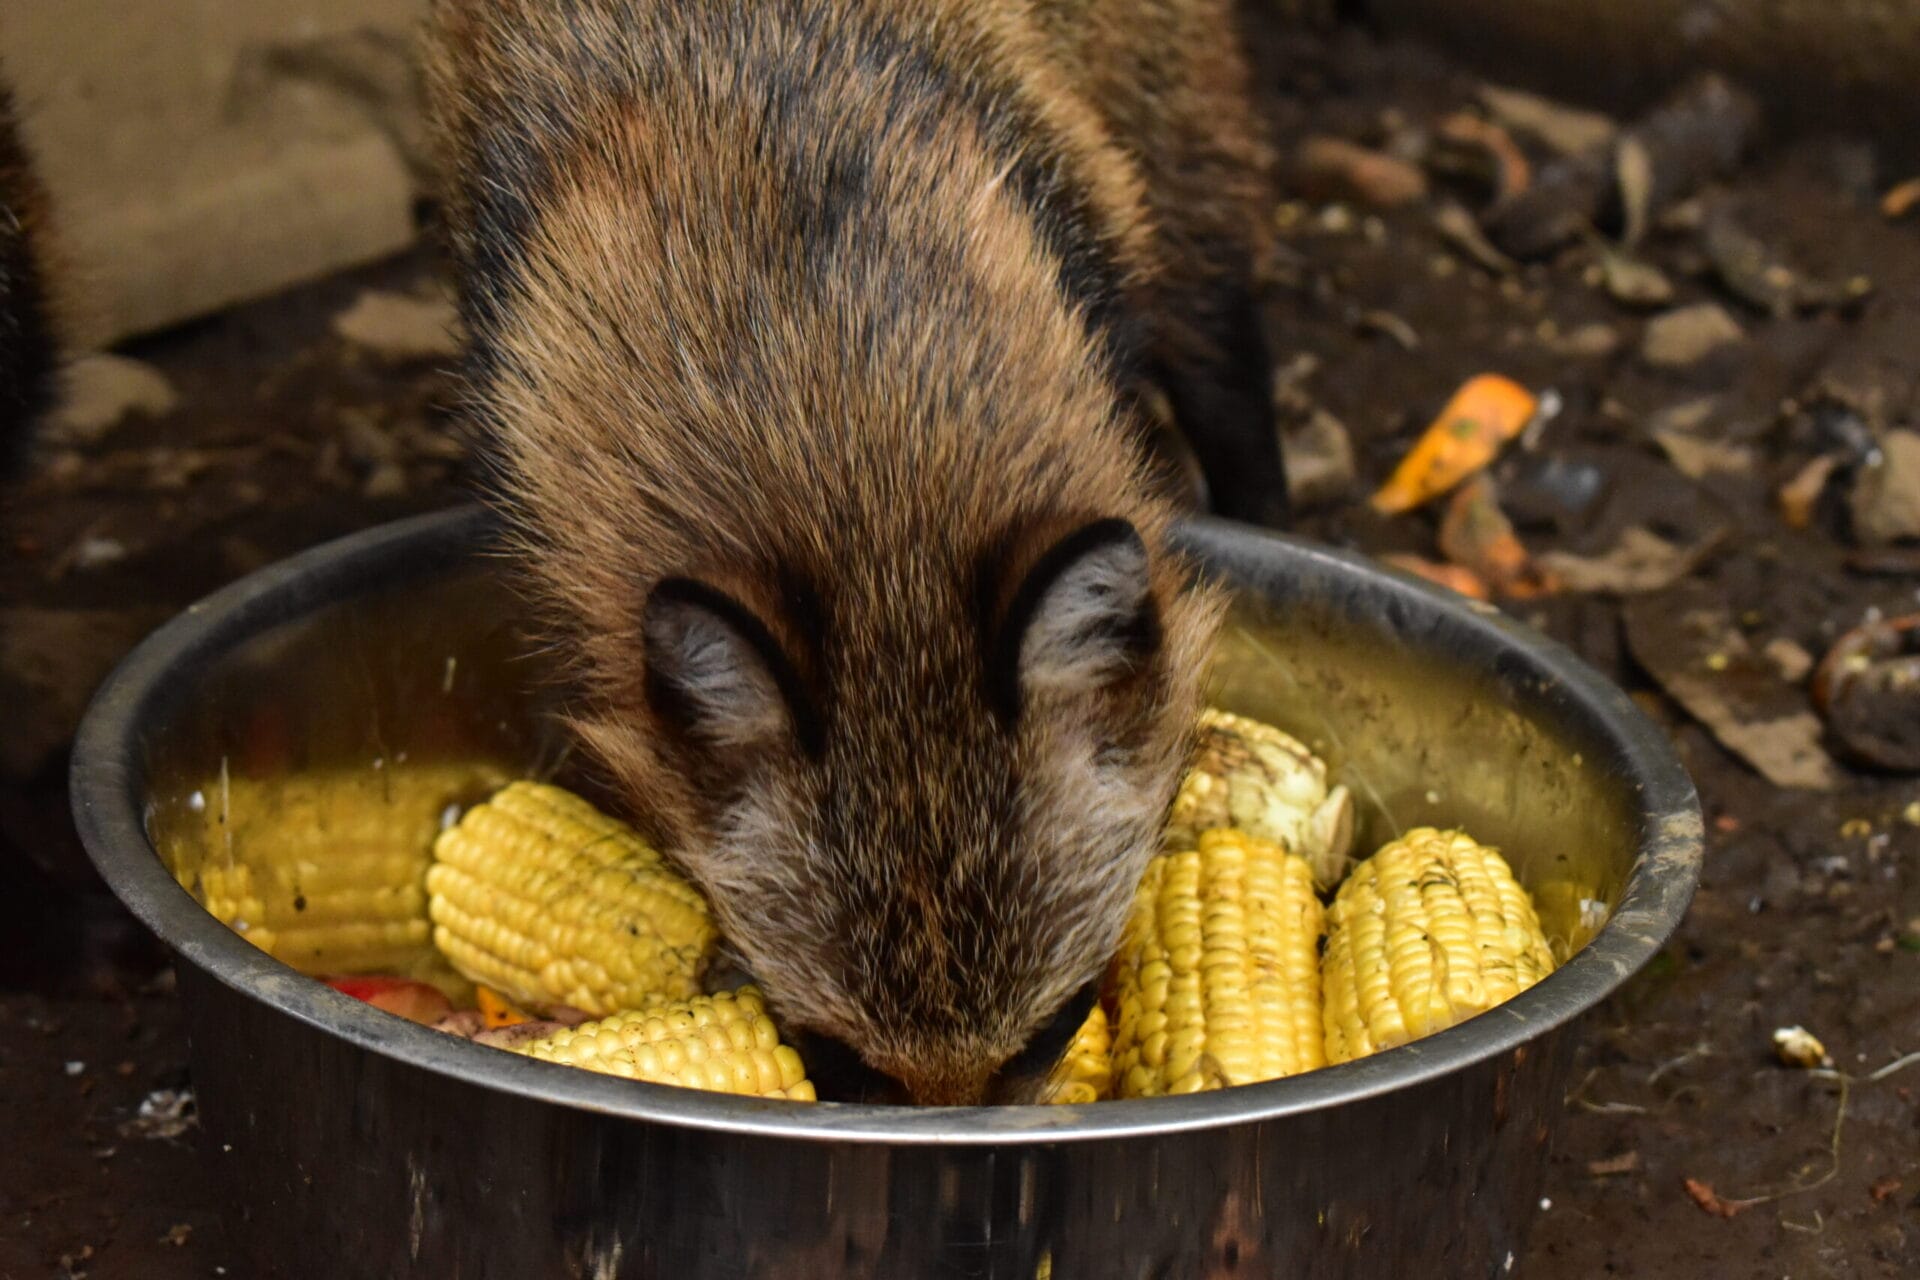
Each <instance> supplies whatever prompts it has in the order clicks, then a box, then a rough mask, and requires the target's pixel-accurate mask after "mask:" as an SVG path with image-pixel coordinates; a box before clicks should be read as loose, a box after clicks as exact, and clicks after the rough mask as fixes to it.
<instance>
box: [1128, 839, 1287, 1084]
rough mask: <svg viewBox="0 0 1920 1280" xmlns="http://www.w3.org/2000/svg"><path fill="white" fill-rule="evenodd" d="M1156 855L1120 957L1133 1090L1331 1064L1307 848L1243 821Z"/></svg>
mask: <svg viewBox="0 0 1920 1280" xmlns="http://www.w3.org/2000/svg"><path fill="white" fill-rule="evenodd" d="M1198 843H1199V848H1198V849H1197V850H1192V851H1188V852H1185V853H1170V854H1163V855H1161V856H1160V857H1158V858H1155V859H1154V860H1153V861H1152V862H1151V863H1149V864H1148V867H1147V874H1146V876H1145V878H1144V879H1143V880H1142V881H1141V884H1140V888H1139V890H1138V891H1137V892H1136V894H1135V895H1134V904H1133V914H1132V916H1131V918H1130V919H1129V920H1128V923H1127V930H1126V935H1125V939H1124V941H1123V943H1122V946H1121V951H1120V956H1119V958H1118V960H1117V962H1116V969H1115V989H1116V991H1117V1004H1118V1008H1119V1027H1118V1030H1117V1032H1116V1034H1115V1044H1114V1057H1113V1072H1114V1078H1115V1081H1116V1083H1117V1084H1118V1086H1119V1096H1120V1097H1123V1098H1138V1097H1149V1096H1153V1095H1156V1094H1165V1093H1192V1092H1195V1091H1197V1090H1201V1089H1217V1088H1223V1087H1226V1086H1228V1085H1240V1084H1252V1083H1254V1082H1256V1081H1260V1080H1272V1079H1276V1078H1278V1077H1280V1076H1289V1075H1296V1074H1298V1073H1300V1072H1302V1071H1310V1070H1312V1069H1313V1068H1315V1067H1318V1066H1321V1065H1323V1040H1322V1034H1321V1029H1320V976H1319V973H1318V971H1317V966H1316V956H1315V950H1316V948H1317V946H1318V943H1319V939H1320V932H1321V927H1322V919H1323V916H1324V912H1323V910H1322V908H1321V906H1320V900H1319V899H1318V898H1317V897H1315V896H1314V891H1313V876H1312V872H1311V871H1310V870H1309V869H1308V867H1307V864H1306V861H1305V860H1304V859H1301V858H1298V857H1295V856H1293V855H1291V854H1288V853H1287V852H1286V851H1285V850H1284V849H1282V848H1281V847H1280V846H1279V845H1277V844H1274V843H1272V842H1270V841H1265V840H1256V839H1254V838H1253V837H1251V836H1248V835H1247V834H1245V833H1244V832H1240V831H1234V830H1229V829H1214V830H1210V831H1206V832H1203V833H1202V834H1201V836H1200V839H1199V842H1198Z"/></svg>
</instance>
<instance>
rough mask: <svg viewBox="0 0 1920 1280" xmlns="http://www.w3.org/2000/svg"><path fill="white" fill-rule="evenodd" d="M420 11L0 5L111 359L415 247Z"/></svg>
mask: <svg viewBox="0 0 1920 1280" xmlns="http://www.w3.org/2000/svg"><path fill="white" fill-rule="evenodd" d="M421 7H422V6H421V0H4V3H0V65H3V66H4V68H5V74H6V75H7V76H8V77H9V78H10V80H11V81H12V83H13V85H14V87H15V91H16V94H17V96H18V98H19V103H20V108H21V114H22V117H23V120H22V124H23V128H24V130H25V132H26V136H27V140H28V144H29V145H30V146H31V147H33V148H34V150H35V152H36V155H37V157H38V160H39V164H40V167H41V168H42V170H43V171H44V175H45V178H46V182H47V185H48V187H49V189H50V191H51V193H52V197H53V199H54V202H55V205H56V209H57V214H56V217H57V220H58V225H59V226H60V228H61V229H62V233H63V234H62V243H61V245H60V246H59V247H60V249H61V250H62V252H63V257H64V260H65V267H64V269H63V270H62V276H63V279H64V280H65V281H66V282H67V283H68V284H69V286H70V287H69V289H68V292H69V295H70V298H71V302H72V304H73V310H74V311H75V312H76V317H77V321H78V328H79V330H80V336H81V337H82V339H83V341H86V342H90V343H105V342H111V341H114V340H117V339H119V338H122V337H125V336H127V335H130V334H136V333H141V332H145V331H148V330H152V329H155V328H159V327H161V326H164V325H167V324H171V323H174V322H177V321H179V320H182V319H186V318H189V317H192V316H195V315H199V314H202V313H205V312H208V311H211V310H214V309H216V308H219V307H222V306H226V305H228V304H231V303H234V302H237V301H240V300H243V299H246V298H249V297H255V296H258V295H260V294H263V293H268V292H271V291H273V290H275V289H278V288H282V287H284V286H286V285H289V284H292V283H295V282H297V281H300V280H303V279H307V278H311V277H313V276H317V275H320V274H324V273H325V272H327V271H330V270H333V269H335V268H338V267H341V266H345V265H348V264H351V263H356V262H362V261H366V260H368V259H371V258H374V257H378V256H381V255H384V254H388V253H391V252H393V251H395V250H396V249H399V248H402V247H404V246H405V245H406V244H408V243H409V242H410V241H411V240H412V239H413V238H414V235H415V228H414V221H413V217H412V212H411V210H412V204H413V196H414V189H415V184H414V180H413V177H412V175H411V174H410V173H409V169H408V166H407V164H406V163H405V161H404V152H405V150H406V149H407V147H408V145H409V144H410V142H411V138H410V136H409V130H417V117H412V116H410V114H409V112H408V110H407V109H406V107H405V105H404V104H401V106H400V109H399V110H398V111H397V112H396V111H395V110H393V107H394V105H395V104H394V101H393V100H394V98H395V97H396V96H397V95H398V96H404V95H405V94H406V92H407V90H408V89H409V88H410V85H409V84H408V77H409V75H410V72H409V71H408V70H407V68H406V64H405V61H404V58H403V57H402V56H401V55H402V51H403V50H404V47H405V42H406V41H407V40H408V39H409V38H410V32H411V29H412V25H413V23H414V22H415V21H416V19H417V17H418V14H419V11H420V9H421Z"/></svg>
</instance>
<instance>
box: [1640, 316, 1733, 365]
mask: <svg viewBox="0 0 1920 1280" xmlns="http://www.w3.org/2000/svg"><path fill="white" fill-rule="evenodd" d="M1746 336H1747V335H1746V333H1745V331H1744V330H1742V329H1741V328H1740V326H1739V324H1738V323H1736V322H1735V321H1734V318H1733V317H1732V316H1730V315H1728V314H1727V310H1726V308H1725V307H1722V306H1719V305H1717V304H1715V303H1711V302H1700V303H1695V304H1694V305H1693V306H1690V307H1679V308H1677V309H1675V310H1673V311H1668V312H1666V313H1664V314H1662V315H1658V316H1655V317H1654V318H1653V319H1651V320H1649V321H1648V322H1647V330H1646V333H1645V335H1644V336H1643V339H1642V341H1641V344H1640V355H1641V358H1642V359H1644V360H1645V361H1646V362H1647V363H1648V364H1650V365H1653V366H1654V367H1655V368H1658V369H1684V368H1686V367H1687V366H1689V365H1693V364H1698V363H1699V362H1700V361H1702V360H1704V359H1706V358H1707V357H1708V356H1710V355H1713V354H1714V353H1715V352H1717V351H1720V350H1722V349H1724V348H1726V347H1730V346H1733V345H1734V344H1735V343H1738V342H1741V341H1743V340H1744V339H1745V338H1746Z"/></svg>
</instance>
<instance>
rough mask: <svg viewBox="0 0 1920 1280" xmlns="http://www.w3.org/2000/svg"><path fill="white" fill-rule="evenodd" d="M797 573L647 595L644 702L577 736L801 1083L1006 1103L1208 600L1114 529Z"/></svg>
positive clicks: (673, 584)
mask: <svg viewBox="0 0 1920 1280" xmlns="http://www.w3.org/2000/svg"><path fill="white" fill-rule="evenodd" d="M1036 534H1037V536H1035V535H1036ZM1155 534H1157V531H1150V532H1149V535H1148V536H1155ZM956 564H965V565H967V566H968V567H967V569H966V570H965V572H963V573H961V574H959V575H958V576H956V575H955V574H954V573H952V572H951V571H950V568H951V566H953V565H956ZM819 569H820V572H817V573H814V574H808V573H805V572H800V571H795V570H789V571H787V572H785V573H783V574H781V575H778V576H777V580H767V581H733V582H725V583H723V582H716V581H706V580H699V579H693V578H668V579H665V580H662V581H660V582H658V583H656V584H655V585H654V586H653V587H652V588H651V591H650V592H649V594H648V595H647V598H646V600H645V603H644V608H643V609H642V612H641V618H640V622H639V635H640V640H641V644H642V648H643V651H644V662H645V669H646V675H645V680H644V686H643V688H642V689H641V690H639V691H637V692H638V695H639V696H640V697H642V698H643V699H644V703H645V705H644V707H633V708H627V709H621V708H609V709H608V712H607V713H606V714H603V715H601V716H598V717H596V718H594V719H592V720H590V721H589V722H587V723H586V724H585V725H584V726H583V727H584V729H585V731H586V733H587V734H588V736H589V737H590V739H592V740H593V741H594V742H595V743H596V745H597V746H598V748H599V750H600V753H601V755H602V756H603V758H605V759H606V760H607V761H609V762H610V763H611V764H612V766H613V768H614V771H615V773H616V774H618V775H620V776H621V779H622V781H624V782H625V783H626V784H627V785H628V786H629V787H630V788H631V789H632V790H633V791H634V792H636V793H637V794H640V795H643V796H644V797H645V799H644V800H643V804H644V805H645V807H647V808H648V809H650V810H651V811H652V812H653V813H654V814H655V815H657V817H658V818H659V819H660V821H659V823H658V825H660V826H661V827H662V828H663V834H665V835H666V836H667V838H668V839H669V841H670V842H671V844H672V846H673V848H674V851H675V853H676V854H677V855H678V857H679V858H680V860H681V862H682V863H683V864H684V865H685V867H686V868H687V870H688V871H689V872H690V873H691V874H692V875H693V877H694V878H695V879H696V880H697V881H698V882H699V883H700V884H701V886H702V887H703V888H704V889H705V890H706V892H707V893H708V895H709V896H710V898H711V900H712V902H713V904H714V908H715V910H716V912H717V913H718V915H719V917H720V920H721V923H722V926H723V928H724V930H725V932H726V934H727V935H728V937H729V938H730V939H731V941H732V943H733V945H734V947H735V948H736V950H737V951H738V953H739V956H740V958H741V959H742V960H743V961H744V962H745V965H746V967H747V968H748V969H749V970H750V971H751V972H752V973H753V974H754V976H755V977H756V978H757V979H758V981H759V982H760V983H761V985H762V986H763V987H764V988H765V989H766V991H767V993H768V995H769V997H770V999H771V1000H772V1002H773V1004H774V1007H775V1009H776V1012H777V1013H778V1014H779V1015H780V1017H781V1019H782V1021H783V1023H784V1024H785V1025H787V1026H788V1027H789V1028H790V1029H793V1030H795V1031H798V1032H801V1033H804V1035H805V1036H806V1038H807V1040H808V1042H809V1043H810V1044H811V1046H812V1048H813V1051H814V1053H815V1054H816V1056H818V1057H819V1058H820V1062H818V1063H816V1064H813V1065H815V1068H816V1070H817V1071H819V1072H820V1073H821V1074H823V1075H826V1076H829V1077H831V1076H833V1075H834V1074H836V1072H835V1071H834V1069H833V1060H834V1059H836V1058H838V1059H841V1060H842V1061H841V1064H840V1065H841V1067H842V1071H841V1072H840V1073H838V1074H841V1075H842V1076H843V1077H844V1076H845V1075H846V1074H847V1072H848V1069H851V1071H852V1074H853V1075H855V1076H858V1077H862V1080H861V1081H860V1082H859V1083H857V1084H856V1086H855V1088H856V1091H858V1092H861V1093H864V1094H865V1095H866V1096H891V1097H902V1098H907V1099H911V1100H913V1101H916V1102H922V1103H952V1104H958V1103H973V1102H979V1101H983V1100H990V1099H1007V1100H1014V1099H1017V1098H1019V1097H1020V1096H1021V1095H1022V1094H1023V1092H1026V1091H1028V1090H1030V1089H1031V1087H1032V1086H1033V1085H1034V1084H1036V1083H1037V1081H1038V1078H1039V1077H1040V1076H1041V1075H1043V1074H1044V1072H1045V1071H1046V1069H1047V1067H1048V1066H1049V1065H1050V1064H1051V1062H1052V1061H1053V1059H1054V1058H1055V1057H1056V1056H1057V1054H1058V1052H1059V1050H1060V1049H1061V1048H1062V1047H1063V1046H1064V1044H1065V1042H1066V1039H1067V1038H1068V1037H1069V1036H1070V1035H1071V1034H1072V1032H1073V1031H1074V1030H1076V1029H1077V1028H1078V1026H1079V1024H1080V1022H1081V1021H1082V1020H1083V1019H1084V1017H1085V1016H1086V1013H1087V1009H1088V1005H1089V1003H1090V1001H1091V998H1092V994H1093V992H1094V990H1095V988H1096V985H1097V983H1098V980H1099V978H1100V976H1101V973H1102V970H1103V967H1104V965H1105V963H1106V962H1107V960H1108V958H1109V957H1110V955H1111V954H1112V952H1113V949H1114V946H1115V944H1116V941H1117V938H1118V935H1119V932H1120V930H1121V928H1122V926H1123V925H1124V922H1125V918H1126V913H1127V910H1128V906H1129V903H1130V902H1131V899H1132V894H1133V890H1134V886H1135V885H1136V883H1137V882H1138V880H1139V877H1140V873H1141V870H1142V867H1143V866H1144V864H1145V862H1146V860H1147V858H1148V857H1149V856H1151V854H1152V853H1153V852H1154V850H1155V847H1156V845H1157V842H1158V837H1159V833H1160V826H1161V823H1162V821H1163V818H1164V815H1165V811H1166V808H1167V805H1168V803H1169V801H1170V799H1171V796H1172V792H1173V789H1174V787H1175V785H1176V783H1177V780H1178V773H1179V769H1180V766H1181V763H1182V761H1183V759H1184V753H1185V751H1186V749H1187V747H1188V745H1189V742H1190V734H1191V727H1192V724H1193V719H1194V714H1195V707H1196V702H1197V698H1198V689H1199V685H1200V681H1201V678H1202V675H1203V666H1204V660H1205V653H1206V648H1207V642H1208V641H1209V639H1210V637H1211V633H1212V630H1213V627H1214V625H1215V622H1216V619H1217V617H1218V604H1217V601H1216V599H1215V597H1214V596H1213V595H1212V594H1210V593H1209V592H1207V591H1204V590H1197V589H1195V588H1194V587H1193V586H1192V584H1191V583H1190V582H1188V581H1187V580H1186V578H1185V575H1184V569H1183V567H1182V566H1181V564H1180V563H1179V562H1178V561H1177V560H1176V559H1175V558H1173V557H1172V556H1171V555H1170V554H1169V553H1168V552H1167V551H1166V550H1165V549H1164V548H1163V547H1162V546H1160V545H1158V540H1157V537H1156V539H1155V542H1153V543H1150V542H1149V541H1148V538H1147V537H1143V536H1142V533H1141V531H1140V530H1139V529H1137V528H1136V527H1135V526H1134V525H1133V524H1132V523H1130V522H1128V521H1126V520H1124V519H1119V518H1104V519H1091V520H1085V521H1079V522H1074V523H1071V524H1068V525H1065V526H1059V525H1056V526H1053V527H1049V528H1046V529H1044V530H1039V531H1023V532H1022V533H1021V534H1019V535H1010V536H1009V537H1008V538H1006V539H1004V540H1001V541H999V542H997V543H996V544H995V545H993V546H992V547H990V548H988V549H985V550H982V551H980V552H978V553H976V554H974V555H973V556H971V557H961V556H958V555H955V554H952V553H951V552H950V551H948V550H945V549H941V548H937V547H935V548H929V552H928V554H926V555H924V556H915V555H908V556H901V557H878V558H864V559H861V560H856V561H852V562H849V563H848V564H845V565H842V566H839V572H837V573H829V572H827V569H828V567H827V566H819ZM856 1059H857V1063H856V1061H855V1060H856ZM827 1083H828V1084H829V1085H831V1083H833V1082H832V1081H831V1080H828V1081H827Z"/></svg>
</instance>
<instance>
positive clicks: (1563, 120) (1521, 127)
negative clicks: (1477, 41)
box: [1480, 84, 1620, 155]
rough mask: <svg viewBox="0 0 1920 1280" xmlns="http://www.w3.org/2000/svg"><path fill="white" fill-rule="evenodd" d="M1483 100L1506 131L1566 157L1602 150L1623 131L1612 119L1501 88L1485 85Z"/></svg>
mask: <svg viewBox="0 0 1920 1280" xmlns="http://www.w3.org/2000/svg"><path fill="white" fill-rule="evenodd" d="M1480 101H1481V102H1482V103H1484V104H1485V105H1486V108H1487V110H1488V111H1489V112H1491V113H1492V114H1493V117H1494V119H1496V120H1498V121H1499V122H1500V123H1501V124H1504V125H1505V126H1507V128H1509V129H1513V130H1517V131H1518V132H1520V133H1527V134H1531V135H1533V136H1534V137H1536V138H1538V139H1539V140H1540V141H1542V142H1544V143H1546V144H1547V145H1548V146H1549V147H1551V148H1553V149H1554V150H1555V151H1558V152H1560V153H1561V154H1563V155H1582V154H1586V153H1589V152H1593V151H1599V150H1602V149H1604V148H1606V147H1607V146H1610V145H1611V144H1612V142H1613V140H1614V138H1615V137H1616V136H1617V135H1618V134H1619V132H1620V126H1619V125H1617V124H1616V123H1614V121H1613V118H1612V117H1611V116H1606V115H1602V114H1600V113H1599V112H1597V111H1583V110H1581V109H1579V108H1578V107H1570V106H1567V105H1566V104H1565V103H1561V102H1555V101H1553V100H1552V99H1550V98H1543V97H1540V96H1539V95H1538V94H1532V93H1526V92H1523V91H1521V90H1518V89H1508V88H1504V87H1502V86H1500V85H1491V84H1489V85H1482V86H1481V87H1480Z"/></svg>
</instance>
